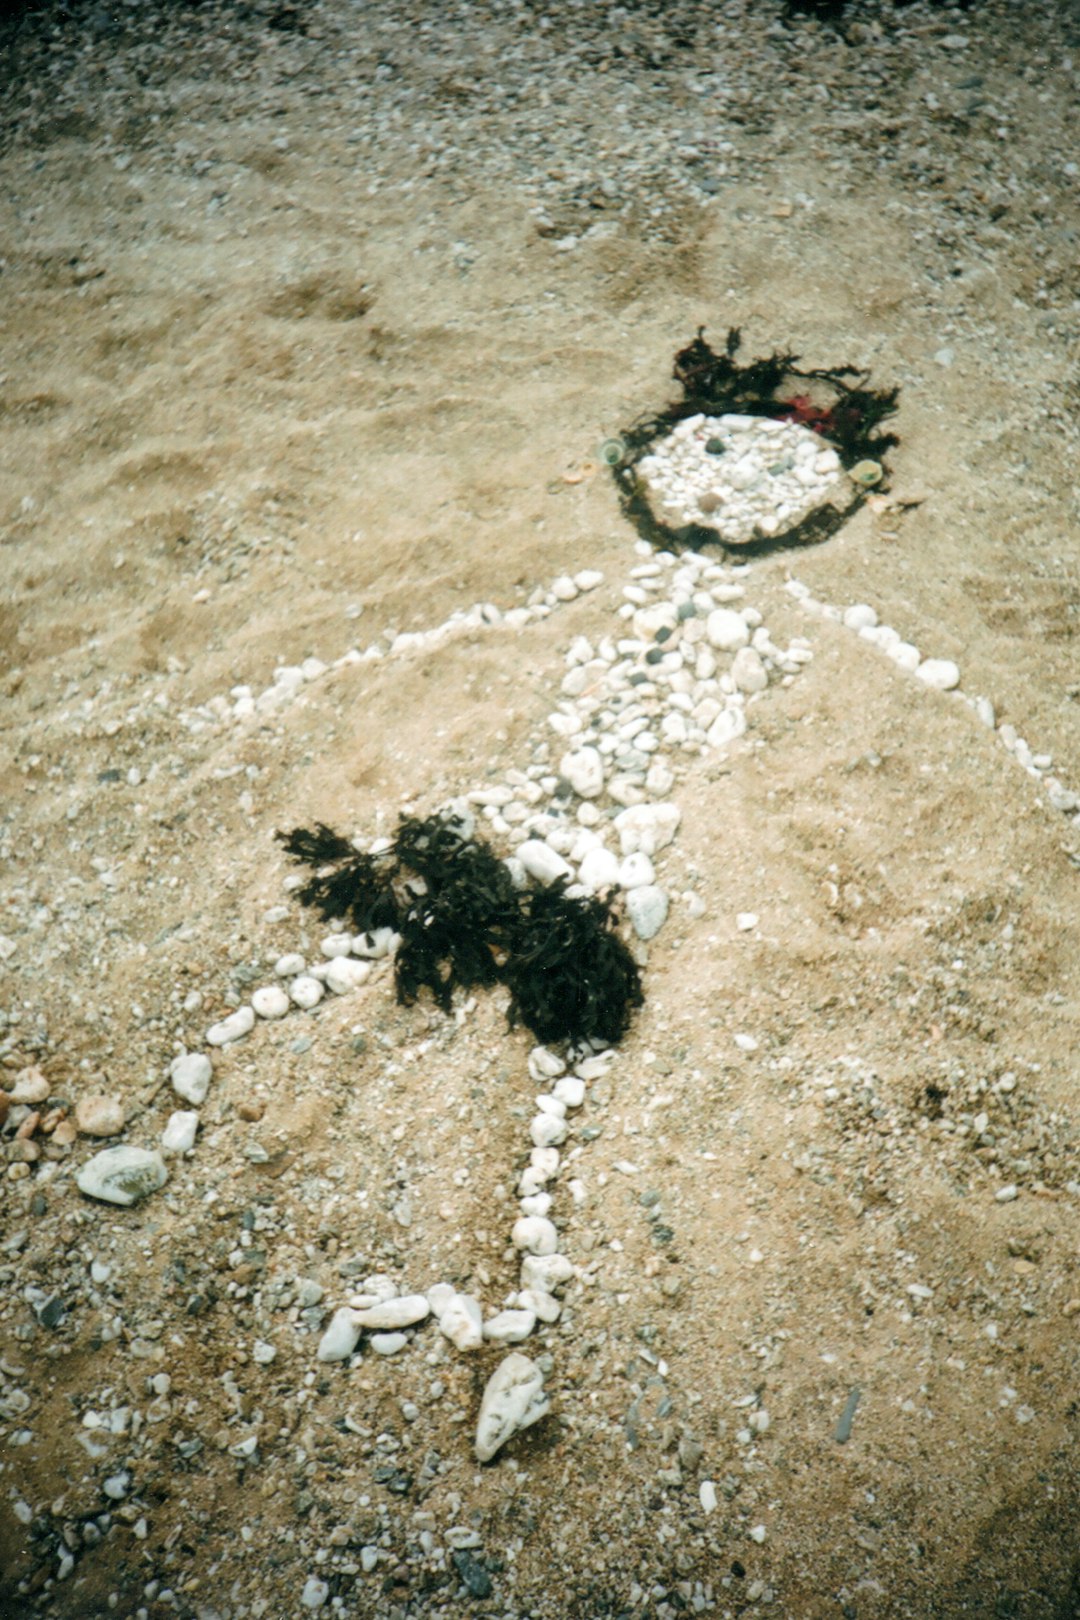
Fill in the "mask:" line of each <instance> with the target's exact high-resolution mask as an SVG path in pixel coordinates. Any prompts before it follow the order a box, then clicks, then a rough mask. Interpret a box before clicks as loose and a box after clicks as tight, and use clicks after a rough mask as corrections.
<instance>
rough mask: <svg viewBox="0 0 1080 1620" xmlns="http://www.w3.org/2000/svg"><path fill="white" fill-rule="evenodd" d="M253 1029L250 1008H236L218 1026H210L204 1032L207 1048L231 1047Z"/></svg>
mask: <svg viewBox="0 0 1080 1620" xmlns="http://www.w3.org/2000/svg"><path fill="white" fill-rule="evenodd" d="M254 1028H255V1013H254V1011H253V1010H252V1008H250V1007H237V1009H236V1011H235V1012H232V1013H230V1014H229V1016H228V1017H227V1018H223V1019H222V1020H221V1022H220V1023H219V1024H212V1025H211V1027H210V1028H209V1029H208V1030H207V1032H206V1041H207V1045H208V1046H231V1045H232V1043H233V1041H239V1040H242V1039H243V1038H244V1036H245V1035H250V1033H251V1031H252V1030H253V1029H254Z"/></svg>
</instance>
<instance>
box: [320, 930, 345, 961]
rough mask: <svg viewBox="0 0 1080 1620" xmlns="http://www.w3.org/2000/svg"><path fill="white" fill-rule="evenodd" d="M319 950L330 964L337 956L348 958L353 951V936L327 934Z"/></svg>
mask: <svg viewBox="0 0 1080 1620" xmlns="http://www.w3.org/2000/svg"><path fill="white" fill-rule="evenodd" d="M319 949H320V950H321V951H322V953H323V955H324V956H325V957H326V960H327V961H328V962H332V961H333V959H334V957H335V956H348V954H349V952H350V951H351V950H352V935H351V934H327V936H326V938H325V939H324V940H323V942H322V944H321V945H320V946H319Z"/></svg>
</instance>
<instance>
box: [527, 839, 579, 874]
mask: <svg viewBox="0 0 1080 1620" xmlns="http://www.w3.org/2000/svg"><path fill="white" fill-rule="evenodd" d="M516 854H517V859H518V860H519V861H520V862H521V864H522V866H523V867H524V868H525V870H526V872H527V873H528V874H529V876H530V877H534V878H536V879H537V881H538V882H540V883H554V881H555V879H556V878H560V877H573V875H574V873H573V868H572V867H571V866H570V865H569V864H568V863H567V862H566V861H564V860H563V858H562V856H561V855H559V854H557V853H556V852H555V850H553V849H552V848H551V846H550V844H545V843H544V842H543V840H542V839H540V838H526V840H525V842H524V843H523V844H519V845H518V847H517V851H516Z"/></svg>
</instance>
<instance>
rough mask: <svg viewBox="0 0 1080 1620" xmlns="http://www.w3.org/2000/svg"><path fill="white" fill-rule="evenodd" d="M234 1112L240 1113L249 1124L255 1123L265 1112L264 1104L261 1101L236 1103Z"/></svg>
mask: <svg viewBox="0 0 1080 1620" xmlns="http://www.w3.org/2000/svg"><path fill="white" fill-rule="evenodd" d="M236 1112H237V1113H238V1114H239V1115H240V1118H241V1119H246V1120H247V1121H248V1122H249V1124H252V1125H256V1124H258V1122H259V1120H260V1119H262V1117H263V1115H264V1114H265V1113H266V1104H265V1103H263V1102H242V1103H238V1104H237V1106H236Z"/></svg>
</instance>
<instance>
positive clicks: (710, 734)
mask: <svg viewBox="0 0 1080 1620" xmlns="http://www.w3.org/2000/svg"><path fill="white" fill-rule="evenodd" d="M745 730H746V715H745V714H744V713H743V711H742V709H723V710H722V711H721V712H720V714H718V715H717V717H716V719H715V720H714V721H713V723H712V725H711V726H710V727H709V729H708V731H707V732H706V734H705V740H706V741H707V743H708V744H709V747H710V748H727V747H729V746H730V744H731V743H733V742H734V741H735V740H736V738H737V737H741V736H742V735H743V733H744V732H745Z"/></svg>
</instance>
